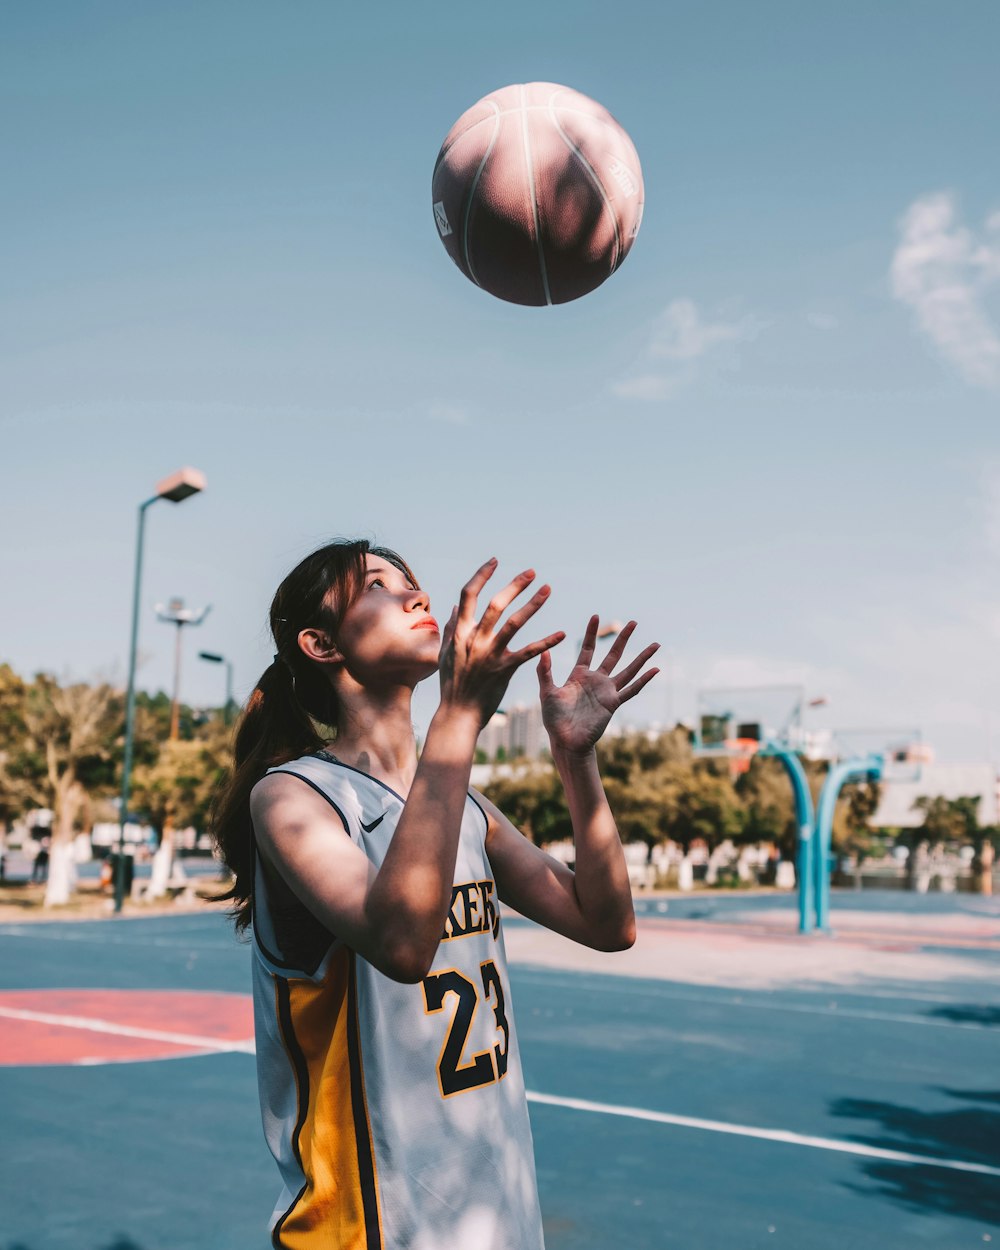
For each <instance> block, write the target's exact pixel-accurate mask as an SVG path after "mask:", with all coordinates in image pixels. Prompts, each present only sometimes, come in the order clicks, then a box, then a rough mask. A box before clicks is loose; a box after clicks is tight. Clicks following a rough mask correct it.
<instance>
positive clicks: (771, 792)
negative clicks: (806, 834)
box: [736, 755, 799, 863]
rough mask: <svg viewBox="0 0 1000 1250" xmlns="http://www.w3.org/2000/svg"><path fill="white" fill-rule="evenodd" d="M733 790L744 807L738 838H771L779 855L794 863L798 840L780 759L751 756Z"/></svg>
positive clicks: (791, 797)
mask: <svg viewBox="0 0 1000 1250" xmlns="http://www.w3.org/2000/svg"><path fill="white" fill-rule="evenodd" d="M736 792H737V794H738V795H739V796H740V799H741V800H742V802H743V806H744V810H745V816H744V824H743V829H742V831H741V841H743V842H747V843H759V842H773V843H774V844H775V846H777V848H778V853H779V854H780V856H781V858H782V859H787V860H791V861H792V862H793V863H794V861H795V858H796V853H797V850H798V841H799V829H798V822H797V821H796V818H795V796H794V795H793V793H792V785H791V781H790V780H789V777H788V773H787V772H786V770H785V766H784V765H783V764H782V763H781V761H780V760H776V759H775V758H774V757H773V756H766V755H757V756H754V758H753V759H752V760H751V761H750V767H749V768H748V769H747V771H746V772H745V773H744V774H743V775H742V776H741V777H739V778H738V779H737V782H736Z"/></svg>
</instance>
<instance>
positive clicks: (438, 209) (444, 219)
mask: <svg viewBox="0 0 1000 1250" xmlns="http://www.w3.org/2000/svg"><path fill="white" fill-rule="evenodd" d="M434 220H435V221H436V222H437V228H438V234H440V236H441V238H442V239H443V238H444V237H445V235H446V234H451V222H450V221H449V220H448V214H447V213H446V212H445V211H444V203H443V201H441V200H438V202H437V203H436V204H435V205H434Z"/></svg>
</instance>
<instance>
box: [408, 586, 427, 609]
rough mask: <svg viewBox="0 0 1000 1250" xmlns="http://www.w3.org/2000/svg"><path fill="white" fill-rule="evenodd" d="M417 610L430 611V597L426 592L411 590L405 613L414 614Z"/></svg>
mask: <svg viewBox="0 0 1000 1250" xmlns="http://www.w3.org/2000/svg"><path fill="white" fill-rule="evenodd" d="M418 608H423V610H424V611H425V612H429V611H430V610H431V597H430V595H429V594H428V593H427V591H426V590H411V591H410V593H409V596H408V597H407V601H406V610H407V612H415V611H416V610H417V609H418Z"/></svg>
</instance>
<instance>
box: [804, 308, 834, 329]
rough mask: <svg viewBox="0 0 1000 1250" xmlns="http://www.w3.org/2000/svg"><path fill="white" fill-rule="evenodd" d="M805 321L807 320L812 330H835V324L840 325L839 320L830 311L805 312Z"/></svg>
mask: <svg viewBox="0 0 1000 1250" xmlns="http://www.w3.org/2000/svg"><path fill="white" fill-rule="evenodd" d="M806 321H808V322H809V324H810V325H811V326H812V327H813V329H814V330H836V328H837V326H839V325H840V321H839V320H838V319H837V318H836V317H834V316H833V314H832V313H823V312H811V313H806Z"/></svg>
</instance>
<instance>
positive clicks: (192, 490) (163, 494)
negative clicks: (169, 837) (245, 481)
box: [115, 468, 205, 912]
mask: <svg viewBox="0 0 1000 1250" xmlns="http://www.w3.org/2000/svg"><path fill="white" fill-rule="evenodd" d="M204 489H205V475H204V473H201V472H200V471H199V470H198V469H190V468H184V469H178V470H177V472H176V473H171V474H170V476H169V477H165V478H164V479H163V481H162V482H158V483H157V486H156V493H155V494H154V495H153V496H152V497H151V498H149V499H147V500H145V501H144V502H143V503H141V504H140V505H139V525H138V531H137V534H136V542H135V577H134V580H133V583H132V636H131V639H130V641H129V651H128V691H127V694H126V696H125V758H124V760H123V761H122V789H121V800H120V802H121V810H120V813H119V815H120V823H119V826H118V863H117V865H116V869H115V911H116V912H120V911H121V909H122V903H123V901H124V898H125V822H126V821H127V820H128V800H129V786H130V783H131V780H132V739H133V734H134V730H135V663H136V655H137V652H138V645H139V595H140V590H141V587H142V542H143V533H144V530H145V526H146V509H147V508H149V507H151V506H152V505H153V504H154V503H156V501H157V500H158V499H169V500H170V502H171V503H180V502H181V501H182V500H184V499H187V498H189V496H191V495H196V494H197V493H198V492H199V491H201V490H204Z"/></svg>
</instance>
